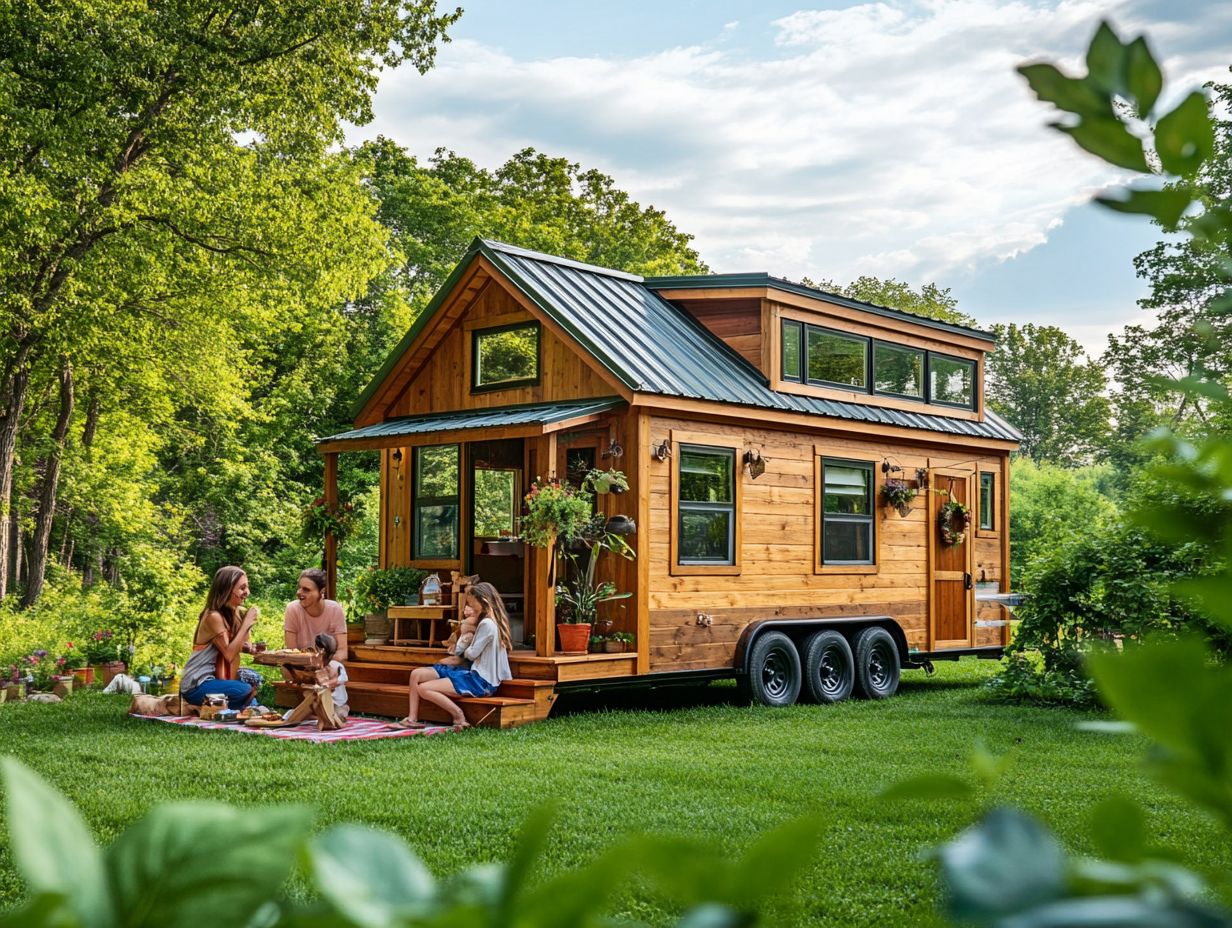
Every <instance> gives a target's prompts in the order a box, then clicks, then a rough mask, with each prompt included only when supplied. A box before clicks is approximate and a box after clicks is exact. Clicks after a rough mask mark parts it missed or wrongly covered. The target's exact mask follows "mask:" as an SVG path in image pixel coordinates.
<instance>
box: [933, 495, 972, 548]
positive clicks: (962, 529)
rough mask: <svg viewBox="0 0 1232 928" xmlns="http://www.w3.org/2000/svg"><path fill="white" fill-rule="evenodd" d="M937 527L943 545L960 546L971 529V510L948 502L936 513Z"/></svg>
mask: <svg viewBox="0 0 1232 928" xmlns="http://www.w3.org/2000/svg"><path fill="white" fill-rule="evenodd" d="M937 527H938V528H940V529H941V543H942V544H943V545H946V546H952V545H961V544H962V543H963V542H964V541H966V540H967V530H968V529H970V528H971V510H970V509H969V508H968V507H966V506H964V505H963V504H962V503H959V502H956V501H955V500H950V501H949V502H947V503H945V504H944V505H942V507H941V508H940V509H939V510H938V511H937Z"/></svg>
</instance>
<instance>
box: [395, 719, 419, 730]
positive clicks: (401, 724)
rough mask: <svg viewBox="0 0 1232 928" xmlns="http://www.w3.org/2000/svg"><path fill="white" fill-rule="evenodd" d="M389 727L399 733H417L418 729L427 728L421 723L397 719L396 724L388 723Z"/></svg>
mask: <svg viewBox="0 0 1232 928" xmlns="http://www.w3.org/2000/svg"><path fill="white" fill-rule="evenodd" d="M389 727H390V728H395V729H398V730H400V731H419V730H420V729H423V728H427V727H428V726H427V725H425V724H424V723H423V722H418V721H416V720H415V719H399V720H398V721H396V722H390V723H389Z"/></svg>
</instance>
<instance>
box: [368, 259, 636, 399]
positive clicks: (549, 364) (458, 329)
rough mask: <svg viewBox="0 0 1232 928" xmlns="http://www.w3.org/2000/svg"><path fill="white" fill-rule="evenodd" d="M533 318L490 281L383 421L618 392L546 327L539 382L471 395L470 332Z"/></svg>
mask: <svg viewBox="0 0 1232 928" xmlns="http://www.w3.org/2000/svg"><path fill="white" fill-rule="evenodd" d="M531 318H532V317H531V314H530V313H529V312H528V311H527V310H525V309H523V308H522V307H521V306H520V305H519V304H518V303H517V302H516V301H515V300H514V298H513V297H512V296H510V294H509V293H508V292H506V291H505V289H504V288H503V287H502V286H501V285H500V284H499V283H498V282H496V281H492V282H490V283H489V284H488V285H487V286H485V287H484V288H483V290H482V292H480V294H479V295H478V296H477V297H476V299H475V301H474V303H473V304H472V305H471V307H470V308H469V309H468V310H467V312H466V314H465V317H464V319H463V320H462V321H461V322H460V323H459V324H457V325H455V326H454V327H453V328H452V329H451V330H450V331H449V333H448V334H447V335H445V337H444V339H443V340H442V341H441V343H440V345H439V346H438V347H437V349H436V350H435V351H434V352H433V353H432V356H431V357H430V358H429V359H428V360H427V362H426V363H425V364H424V366H423V367H422V368H421V369H420V370H419V371H418V372H417V373H416V374H415V376H414V378H413V379H412V380H411V382H410V383H409V384H408V385H407V387H406V389H405V390H404V391H403V392H402V394H401V395H400V396H399V397H398V398H397V399H396V400H395V401H394V402H393V404H392V405H391V407H390V408H389V410H388V412H387V413H386V416H385V418H389V417H391V416H408V415H415V414H418V413H427V412H452V411H454V410H460V409H487V408H491V407H493V406H511V405H516V404H520V403H546V402H554V401H557V400H570V399H582V398H586V397H598V396H612V395H613V394H615V393H616V390H615V389H614V388H613V387H612V386H611V385H610V384H608V383H606V382H605V381H604V380H603V379H602V378H601V377H600V376H599V375H598V374H596V373H595V372H594V370H592V369H591V368H590V367H589V366H588V365H587V364H586V363H585V362H584V361H583V360H582V358H581V355H579V354H578V353H577V352H575V351H574V350H573V349H572V348H571V347H569V346H567V345H565V344H564V342H562V341H561V340H560V339H559V338H557V337H556V336H555V335H554V334H552V333H551V332H550V331H548V329H547V327H546V326H544V327H543V328H542V329H541V330H540V339H541V342H540V344H541V349H542V354H541V355H540V357H541V370H542V374H543V376H542V377H541V378H540V381H539V383H538V384H535V385H532V386H524V387H514V388H512V389H506V390H491V391H487V392H481V393H474V394H472V393H471V384H470V376H471V374H470V353H471V332H472V331H473V329H475V328H485V327H488V326H496V325H507V324H510V323H516V322H523V321H530V319H531Z"/></svg>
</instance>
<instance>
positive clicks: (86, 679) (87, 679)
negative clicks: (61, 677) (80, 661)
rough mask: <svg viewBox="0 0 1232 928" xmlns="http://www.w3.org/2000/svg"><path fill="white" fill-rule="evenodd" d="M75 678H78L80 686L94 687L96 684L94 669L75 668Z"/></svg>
mask: <svg viewBox="0 0 1232 928" xmlns="http://www.w3.org/2000/svg"><path fill="white" fill-rule="evenodd" d="M73 676H74V677H76V678H77V683H78V685H80V686H92V685H93V684H94V668H93V667H74V668H73Z"/></svg>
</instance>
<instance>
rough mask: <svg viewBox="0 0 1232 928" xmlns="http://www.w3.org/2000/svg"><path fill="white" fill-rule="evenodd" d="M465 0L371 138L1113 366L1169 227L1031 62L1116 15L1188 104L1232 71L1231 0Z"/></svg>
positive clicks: (724, 261) (732, 260) (359, 133)
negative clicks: (884, 280)
mask: <svg viewBox="0 0 1232 928" xmlns="http://www.w3.org/2000/svg"><path fill="white" fill-rule="evenodd" d="M461 2H463V3H464V5H465V9H466V12H465V14H464V15H463V18H462V20H461V21H460V22H459V23H458V25H457V26H456V27H455V28H454V30H453V31H452V36H453V39H454V41H453V42H452V43H451V44H449V45H446V46H445V47H444V48H442V50H441V52H440V54H439V56H438V60H437V66H436V68H434V69H433V70H432V71H431V72H429V74H428V75H427V76H424V77H421V76H419V75H418V74H416V73H415V72H414V71H411V70H409V69H405V68H404V69H399V70H398V71H396V72H393V73H392V74H389V75H387V76H386V77H385V79H384V80H383V81H382V84H381V88H380V90H379V91H378V93H377V97H376V103H375V112H376V118H375V120H374V121H373V122H372V123H371V124H369V125H367V126H364V127H360V128H358V129H355V130H354V131H353V132H352V133H351V138H352V140H359V139H363V138H370V137H373V136H375V135H377V134H383V135H386V136H389V137H391V138H393V139H395V140H397V141H398V142H400V143H401V144H403V145H405V146H406V147H407V148H408V149H410V150H411V151H412V152H414V153H415V154H417V155H420V156H425V157H426V156H428V155H430V154H431V152H432V151H433V150H434V149H435V148H437V147H438V146H444V147H446V148H451V149H454V150H455V151H458V152H459V153H461V154H465V155H467V156H468V157H471V158H473V159H475V160H476V161H477V162H479V163H480V164H483V165H486V166H489V167H495V166H496V165H498V164H500V163H501V162H503V161H504V160H506V159H507V158H508V157H509V156H510V155H511V154H513V153H514V152H515V151H517V150H519V149H520V148H523V147H526V146H532V147H534V148H537V149H539V150H540V151H544V152H547V153H549V154H552V155H561V156H565V157H568V158H570V159H571V160H574V161H578V162H580V163H581V164H582V165H583V166H584V167H596V168H599V169H600V170H602V171H604V172H606V173H608V174H610V175H611V176H612V177H613V178H614V179H615V181H616V183H617V185H618V186H620V187H622V188H623V189H625V190H628V191H629V192H630V193H631V194H632V195H633V196H634V197H635V198H636V199H637V200H638V201H639V202H641V203H642V204H643V205H644V206H645V205H651V204H653V205H654V206H656V207H658V208H660V209H663V210H665V211H666V213H667V215H668V216H669V218H671V219H672V220H673V221H674V222H675V223H676V224H677V226H678V227H679V228H681V229H682V230H684V231H687V232H690V233H692V234H693V235H695V236H696V240H695V245H696V247H697V248H698V250H699V251H700V252H701V254H702V257H703V258H704V259H705V260H706V261H707V263H708V264H709V265H710V266H711V268H712V269H713V270H715V271H716V272H733V271H768V272H770V273H772V274H777V275H780V276H784V277H789V278H795V279H799V278H801V277H804V276H808V277H811V278H813V279H823V278H828V279H832V280H837V281H840V282H843V281H847V280H851V279H853V278H854V277H856V276H858V275H859V274H862V273H869V274H875V275H877V276H879V277H896V278H898V279H900V280H906V281H908V282H909V283H911V284H912V285H914V286H918V285H920V284H922V283H925V282H928V281H935V282H936V283H937V284H939V285H940V286H943V287H950V288H951V289H952V291H953V293H954V294H955V295H956V296H957V297H958V300H959V306H960V308H961V309H963V310H964V311H966V312H968V313H970V314H972V315H974V316H975V317H976V318H977V319H978V320H979V322H980V323H981V324H985V325H991V324H992V323H995V322H1011V321H1012V322H1037V323H1048V324H1054V325H1060V326H1061V327H1062V328H1064V329H1065V330H1066V331H1068V332H1069V333H1070V334H1071V335H1073V336H1074V337H1075V338H1077V339H1078V340H1079V341H1080V342H1082V343H1083V344H1084V345H1085V346H1087V347H1088V349H1089V350H1092V351H1096V352H1097V351H1099V350H1102V348H1103V345H1104V342H1105V339H1106V337H1107V335H1108V334H1109V333H1110V332H1115V331H1117V330H1119V329H1120V328H1121V327H1122V326H1123V325H1125V324H1126V323H1129V322H1138V321H1143V320H1145V319H1148V318H1149V317H1148V316H1147V315H1146V314H1144V313H1142V312H1141V311H1140V310H1139V309H1138V307H1137V306H1136V303H1135V301H1136V299H1137V298H1138V297H1139V296H1141V295H1142V294H1143V292H1144V287H1143V284H1142V282H1140V281H1138V280H1137V279H1136V278H1135V276H1134V273H1133V267H1132V263H1131V262H1132V259H1133V257H1134V255H1135V254H1137V253H1138V252H1140V251H1142V250H1144V249H1145V248H1146V247H1149V246H1150V245H1151V244H1152V243H1153V242H1154V241H1155V240H1156V234H1155V230H1153V229H1152V228H1151V227H1150V226H1148V225H1146V224H1144V223H1142V222H1140V221H1136V220H1132V219H1127V218H1125V217H1121V216H1115V215H1110V214H1107V213H1105V212H1104V211H1102V210H1098V209H1097V208H1095V207H1093V206H1091V205H1089V203H1088V201H1089V199H1090V196H1091V194H1092V193H1094V192H1097V191H1098V190H1100V189H1102V188H1104V187H1106V186H1108V185H1112V184H1115V183H1117V182H1118V181H1119V180H1120V179H1121V178H1120V177H1118V175H1117V173H1116V172H1115V171H1112V170H1109V169H1107V168H1106V167H1104V166H1102V165H1101V164H1100V163H1099V162H1096V161H1095V160H1094V159H1092V158H1089V157H1087V156H1084V155H1083V154H1081V153H1080V152H1078V151H1077V150H1076V149H1075V148H1074V147H1073V146H1072V145H1071V144H1070V143H1069V142H1068V141H1067V140H1065V139H1063V138H1061V137H1060V136H1059V135H1058V134H1057V133H1054V132H1051V131H1049V130H1047V129H1045V128H1044V126H1045V124H1046V123H1047V121H1048V120H1049V118H1050V115H1051V114H1050V113H1049V110H1048V108H1046V107H1044V106H1042V105H1041V104H1039V103H1038V102H1036V101H1034V100H1033V98H1032V97H1031V95H1030V94H1029V92H1028V91H1027V89H1026V87H1025V85H1024V84H1023V82H1022V81H1021V79H1020V78H1018V77H1017V75H1015V74H1014V73H1013V68H1014V65H1016V64H1018V63H1021V62H1023V61H1024V60H1028V59H1036V58H1045V59H1049V60H1054V61H1058V62H1060V63H1062V64H1066V65H1069V66H1070V67H1074V68H1076V67H1077V64H1078V61H1079V60H1080V56H1081V54H1082V52H1083V50H1084V49H1085V46H1086V42H1087V40H1088V39H1089V37H1090V35H1091V33H1092V32H1093V30H1094V28H1095V26H1096V24H1097V23H1098V21H1099V19H1100V18H1101V17H1103V16H1107V17H1109V18H1110V19H1111V20H1112V21H1113V23H1114V26H1115V27H1116V28H1117V29H1118V30H1119V31H1120V32H1121V33H1122V35H1136V34H1138V33H1139V32H1142V31H1145V32H1146V33H1147V34H1148V36H1149V37H1150V39H1151V41H1152V45H1153V47H1154V48H1155V51H1156V55H1157V57H1159V58H1160V60H1161V61H1162V62H1163V64H1164V67H1165V70H1166V73H1167V75H1168V78H1169V80H1170V82H1172V83H1173V84H1175V85H1176V86H1177V88H1178V89H1179V88H1180V87H1183V86H1193V85H1195V84H1200V83H1202V82H1203V81H1206V80H1211V79H1218V80H1226V79H1227V78H1228V71H1227V67H1228V65H1229V64H1232V4H1228V3H1226V2H1224V3H1218V2H1198V0H1172V2H1160V0H1123V2H1104V3H1095V2H1088V0H1016V2H1011V0H918V2H917V0H886V2H871V3H855V2H835V0H830V2H822V3H804V2H794V3H788V2H780V0H761V2H757V3H751V2H738V0H713V2H700V0H659V2H657V3H651V2H645V0H622V2H619V3H612V2H606V3H598V2H589V0H582V2H579V0H575V2H569V3H566V2H560V0H517V2H513V0H472V2H469V3H467V2H466V0H461ZM442 5H444V4H442Z"/></svg>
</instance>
